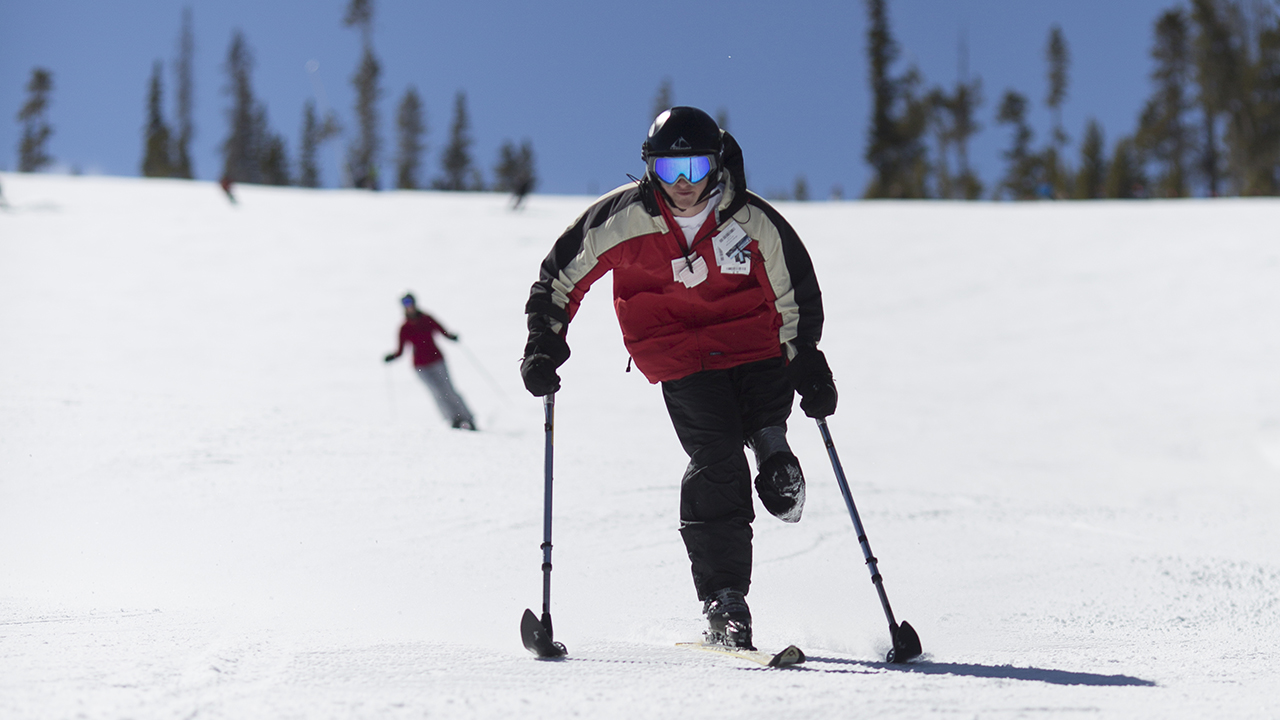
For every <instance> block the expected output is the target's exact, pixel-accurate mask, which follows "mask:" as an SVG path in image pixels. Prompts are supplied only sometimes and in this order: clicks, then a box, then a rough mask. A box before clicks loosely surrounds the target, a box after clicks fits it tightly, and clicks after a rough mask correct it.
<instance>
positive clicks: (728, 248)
mask: <svg viewBox="0 0 1280 720" xmlns="http://www.w3.org/2000/svg"><path fill="white" fill-rule="evenodd" d="M750 243H751V238H750V237H747V231H746V230H743V229H742V226H741V225H739V224H738V223H736V222H734V221H732V220H730V221H729V224H728V225H726V226H725V228H724V229H723V230H721V231H720V232H719V233H716V236H715V237H713V238H711V244H712V245H713V246H714V247H715V251H716V265H719V266H720V272H722V273H724V274H726V275H748V274H750V273H751V252H750V251H749V250H747V245H749V244H750Z"/></svg>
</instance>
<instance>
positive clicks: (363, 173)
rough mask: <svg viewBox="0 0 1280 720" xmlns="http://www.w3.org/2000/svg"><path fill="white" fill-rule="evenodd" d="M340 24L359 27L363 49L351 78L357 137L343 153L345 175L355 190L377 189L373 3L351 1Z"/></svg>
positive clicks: (377, 91) (378, 147)
mask: <svg viewBox="0 0 1280 720" xmlns="http://www.w3.org/2000/svg"><path fill="white" fill-rule="evenodd" d="M343 24H344V25H346V26H347V27H358V28H360V37H361V44H362V46H363V48H364V50H363V53H362V54H361V58H360V66H359V68H357V69H356V74H355V75H353V76H352V77H351V84H352V85H353V86H354V87H355V89H356V108H355V110H356V124H357V126H358V127H359V129H360V131H359V132H360V134H359V136H358V137H357V138H356V142H355V144H353V145H352V146H351V147H350V148H349V149H348V151H347V172H348V173H349V174H350V176H351V183H352V185H354V186H355V187H358V188H367V189H369V190H377V189H378V186H379V182H378V155H379V153H380V152H381V150H382V138H381V136H380V135H379V134H378V99H379V97H381V95H382V89H381V88H380V87H379V85H378V79H379V77H381V75H382V66H381V64H379V63H378V59H377V57H375V56H374V54H373V0H351V2H350V4H349V5H348V6H347V14H346V16H345V17H344V18H343Z"/></svg>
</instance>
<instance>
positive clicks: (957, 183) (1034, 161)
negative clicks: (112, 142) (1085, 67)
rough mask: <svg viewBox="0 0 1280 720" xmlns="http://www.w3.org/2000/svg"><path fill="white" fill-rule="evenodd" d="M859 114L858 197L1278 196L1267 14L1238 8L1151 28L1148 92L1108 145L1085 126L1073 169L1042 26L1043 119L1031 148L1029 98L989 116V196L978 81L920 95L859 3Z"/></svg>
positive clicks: (1055, 45) (1093, 126)
mask: <svg viewBox="0 0 1280 720" xmlns="http://www.w3.org/2000/svg"><path fill="white" fill-rule="evenodd" d="M865 3H866V9H867V15H868V19H869V27H868V33H867V52H868V59H869V61H870V75H871V88H872V95H873V110H872V116H871V123H870V126H869V129H868V134H867V143H866V149H865V159H866V161H867V162H868V163H869V164H870V165H871V167H872V169H873V171H874V173H873V177H872V180H871V182H870V183H869V184H868V186H867V188H866V190H865V192H864V196H865V197H868V198H930V197H933V198H951V199H977V198H980V197H983V196H984V195H986V194H988V193H989V196H990V197H992V198H996V199H1000V198H1008V199H1013V200H1031V199H1038V198H1056V199H1092V198H1141V197H1189V196H1192V195H1202V196H1218V195H1277V194H1280V17H1278V16H1277V13H1276V12H1275V10H1273V9H1271V8H1269V7H1267V6H1264V5H1261V4H1259V3H1252V2H1247V1H1245V0H1190V2H1189V4H1188V5H1184V6H1178V7H1173V8H1171V9H1169V10H1166V11H1165V12H1163V13H1161V15H1160V16H1159V18H1157V20H1156V22H1155V25H1154V27H1153V31H1152V40H1151V50H1150V53H1151V58H1152V60H1153V62H1154V70H1153V71H1152V73H1151V76H1150V79H1151V95H1150V96H1149V97H1148V98H1147V100H1146V101H1145V103H1144V105H1143V109H1142V112H1141V114H1140V115H1139V117H1138V119H1137V123H1136V127H1134V128H1133V129H1132V130H1131V131H1130V132H1129V133H1127V134H1124V135H1122V136H1120V137H1119V138H1118V139H1117V140H1116V141H1115V143H1114V144H1113V145H1112V146H1111V148H1110V150H1108V147H1107V143H1106V139H1105V136H1104V133H1103V129H1102V126H1101V125H1100V124H1099V123H1098V122H1097V121H1096V120H1093V119H1091V120H1089V122H1088V123H1087V124H1086V127H1085V129H1084V135H1083V138H1082V140H1081V143H1080V154H1079V157H1078V159H1076V161H1075V162H1074V163H1073V162H1071V159H1070V158H1068V157H1067V156H1066V146H1067V144H1068V142H1069V136H1068V134H1067V130H1066V128H1064V127H1063V123H1062V106H1063V103H1064V102H1065V101H1066V99H1067V97H1068V90H1069V79H1070V78H1069V69H1070V50H1069V47H1068V44H1067V41H1066V38H1065V37H1064V35H1063V33H1062V30H1061V28H1059V27H1057V26H1054V27H1052V28H1050V30H1049V34H1048V38H1047V40H1046V43H1045V50H1044V62H1045V72H1046V80H1047V83H1046V84H1047V87H1048V92H1047V93H1046V95H1045V97H1044V105H1045V107H1046V108H1047V109H1048V110H1049V111H1050V116H1051V117H1052V118H1053V124H1052V126H1051V127H1050V128H1048V132H1047V136H1046V139H1045V140H1044V141H1043V142H1037V140H1036V135H1035V130H1034V129H1033V128H1032V127H1031V125H1030V123H1029V122H1028V119H1027V114H1028V110H1029V108H1030V103H1031V100H1029V99H1028V97H1027V96H1026V95H1024V94H1023V93H1021V92H1019V91H1017V90H1016V89H1012V88H1010V89H1007V90H1005V92H1004V94H1003V95H1002V96H1001V98H1000V102H999V104H998V105H997V108H996V115H995V121H996V123H997V124H998V125H1000V126H1002V127H1003V128H1005V129H1006V131H1007V132H1008V134H1009V140H1008V146H1007V149H1006V150H1004V152H1003V153H1002V159H1003V166H1004V167H1003V175H1002V176H1001V177H1000V179H999V181H998V182H997V183H996V184H995V186H994V187H992V188H990V189H989V190H988V189H987V188H985V187H984V186H983V183H982V182H981V181H980V180H979V179H978V178H977V176H976V175H974V174H973V171H972V169H971V168H970V166H969V158H968V144H969V141H970V139H971V138H972V137H973V135H974V134H975V133H976V132H977V131H978V130H979V124H978V122H977V120H976V111H977V109H978V108H979V107H980V106H981V105H982V83H981V79H980V78H973V79H969V78H968V77H967V76H966V75H967V73H965V72H963V71H962V72H961V77H960V79H959V80H958V81H957V82H956V83H955V85H954V86H952V87H951V88H943V87H934V88H931V89H929V90H928V91H925V90H924V89H923V88H922V85H923V79H922V78H921V76H920V73H919V71H918V70H916V69H915V68H914V67H912V68H908V69H906V70H905V71H903V72H901V73H895V71H894V67H893V66H894V63H895V60H896V59H897V56H898V53H899V47H898V45H897V43H896V42H895V41H894V39H893V36H892V34H891V32H890V27H889V20H888V7H887V4H888V0H865Z"/></svg>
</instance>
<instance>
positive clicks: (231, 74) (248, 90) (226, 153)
mask: <svg viewBox="0 0 1280 720" xmlns="http://www.w3.org/2000/svg"><path fill="white" fill-rule="evenodd" d="M223 67H224V69H225V70H226V71H227V80H228V82H227V87H226V92H227V94H228V95H230V96H231V108H230V109H229V110H228V111H227V121H228V124H229V125H230V129H229V132H228V134H227V138H226V140H224V141H223V142H222V175H223V177H225V178H227V179H229V180H231V181H233V182H247V183H256V182H260V181H261V171H260V168H259V166H258V157H259V151H260V146H259V143H258V138H257V137H256V135H255V132H256V125H255V123H254V120H255V112H256V110H257V104H258V102H257V100H256V99H255V98H254V96H253V83H252V79H251V77H250V76H251V74H252V72H253V56H252V53H251V51H250V50H249V46H248V43H246V42H245V39H244V34H243V33H241V32H240V31H239V30H237V31H235V33H234V34H233V35H232V38H231V47H230V48H229V49H228V50H227V62H226V65H224V66H223Z"/></svg>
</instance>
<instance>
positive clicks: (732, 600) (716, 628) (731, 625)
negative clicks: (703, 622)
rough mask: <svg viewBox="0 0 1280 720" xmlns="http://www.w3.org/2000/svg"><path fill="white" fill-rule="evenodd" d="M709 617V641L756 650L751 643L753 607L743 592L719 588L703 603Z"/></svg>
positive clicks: (707, 636)
mask: <svg viewBox="0 0 1280 720" xmlns="http://www.w3.org/2000/svg"><path fill="white" fill-rule="evenodd" d="M702 614H703V615H705V616H706V618H707V625H708V628H707V631H706V633H705V638H706V642H707V643H711V644H715V645H724V646H726V647H732V648H743V649H746V650H755V649H756V648H755V646H754V645H752V644H751V609H750V608H748V607H747V600H746V598H745V597H743V594H742V593H740V592H738V591H737V590H733V589H732V588H725V589H724V590H717V591H715V592H714V593H712V594H711V597H709V598H707V599H706V600H705V601H704V602H703V604H702Z"/></svg>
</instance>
